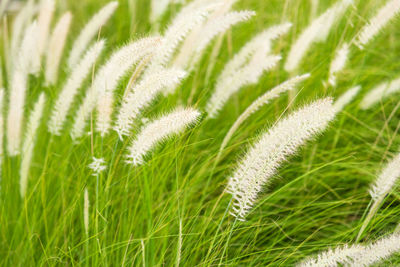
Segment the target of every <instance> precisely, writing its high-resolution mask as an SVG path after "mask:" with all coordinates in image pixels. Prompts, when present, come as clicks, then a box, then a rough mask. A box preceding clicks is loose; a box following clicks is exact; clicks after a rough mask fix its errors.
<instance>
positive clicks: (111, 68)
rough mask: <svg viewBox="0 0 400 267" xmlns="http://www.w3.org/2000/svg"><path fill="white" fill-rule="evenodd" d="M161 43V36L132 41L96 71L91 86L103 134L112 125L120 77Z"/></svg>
mask: <svg viewBox="0 0 400 267" xmlns="http://www.w3.org/2000/svg"><path fill="white" fill-rule="evenodd" d="M159 45H160V38H158V37H149V38H143V39H140V40H138V41H135V42H132V43H130V44H128V45H125V46H124V47H122V48H120V49H118V50H117V51H116V52H114V53H113V54H112V55H111V57H110V58H109V59H108V61H107V62H106V63H105V64H104V65H103V66H102V67H101V68H100V69H99V71H98V73H96V76H95V79H94V81H93V85H92V87H91V88H94V89H95V90H96V93H95V94H94V95H95V96H96V98H97V99H96V101H97V121H96V123H97V125H96V127H97V131H99V132H100V133H101V135H102V136H104V135H105V134H107V133H108V131H109V129H110V126H111V115H112V111H113V97H114V91H115V90H116V87H117V85H118V83H119V81H120V79H121V78H122V77H123V76H124V75H125V74H126V73H127V72H128V71H129V69H130V68H132V67H133V65H134V64H136V63H138V62H139V61H140V60H141V59H143V58H145V57H146V56H149V55H151V54H152V52H153V51H154V50H155V49H157V47H158V46H159Z"/></svg>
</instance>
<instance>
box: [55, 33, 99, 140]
mask: <svg viewBox="0 0 400 267" xmlns="http://www.w3.org/2000/svg"><path fill="white" fill-rule="evenodd" d="M103 48H104V40H100V41H98V42H96V43H95V44H94V45H93V46H92V47H91V48H90V49H89V50H88V51H87V52H86V54H85V56H84V57H83V58H82V59H81V61H80V62H79V63H78V65H77V66H76V67H75V68H74V69H73V71H72V73H71V75H70V77H69V78H68V80H67V82H66V84H65V85H64V87H63V89H62V90H61V93H60V94H59V96H58V98H57V100H56V102H55V104H54V107H53V110H52V112H51V116H50V121H49V124H48V126H49V132H50V133H52V134H54V135H60V134H61V130H62V127H63V125H64V123H65V121H66V118H67V115H68V111H69V109H70V107H71V105H72V103H73V100H74V98H75V96H76V94H77V93H78V89H79V88H80V87H81V85H82V82H83V81H84V80H85V78H86V76H87V75H88V74H89V72H90V70H91V69H92V67H93V64H94V63H95V62H96V60H97V58H98V56H99V55H100V53H101V51H102V50H103Z"/></svg>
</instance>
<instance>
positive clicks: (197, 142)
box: [0, 0, 400, 266]
mask: <svg viewBox="0 0 400 267" xmlns="http://www.w3.org/2000/svg"><path fill="white" fill-rule="evenodd" d="M106 2H108V1H107V0H90V1H89V0H86V1H75V0H74V1H72V0H70V1H66V3H64V4H62V5H61V7H62V10H57V15H58V14H61V13H62V12H61V11H64V10H67V9H68V10H71V11H72V13H73V14H74V18H73V23H72V28H71V32H70V34H71V35H70V36H77V34H78V33H79V29H80V28H81V27H82V26H83V25H84V23H85V21H87V20H88V18H89V17H90V15H91V14H93V13H94V12H96V10H97V9H98V7H100V6H101V5H103V4H105V3H106ZM129 2H131V3H129ZM148 2H149V1H144V0H138V1H136V0H121V1H120V6H119V7H118V10H117V12H116V14H114V16H113V17H112V18H111V20H110V21H109V22H108V23H107V25H106V26H105V27H104V28H103V29H102V31H101V36H102V37H106V38H107V46H108V48H107V49H108V52H107V55H109V53H110V51H112V50H113V49H114V48H116V47H119V46H121V45H122V44H125V43H127V41H128V40H131V39H136V38H138V37H141V36H147V35H149V33H151V32H152V31H153V29H152V26H151V25H149V23H148V13H149V6H148V5H149V4H148ZM310 2H311V1H306V0H297V1H288V0H286V1H279V0H270V1H260V0H246V1H239V3H238V5H237V7H240V8H242V9H250V10H255V11H256V12H257V16H255V17H254V18H253V19H252V20H251V21H250V22H247V23H243V24H241V25H238V26H235V27H234V29H233V30H232V31H230V32H229V33H228V34H227V35H225V36H224V39H223V44H222V49H221V51H220V54H219V56H218V58H217V59H216V61H215V66H214V69H213V71H212V75H211V76H210V78H209V79H208V80H205V77H206V73H207V69H208V67H209V66H210V65H211V64H212V62H210V61H211V60H212V58H211V50H212V47H210V48H209V49H208V50H207V53H206V54H205V56H204V57H203V60H202V62H201V64H200V66H199V67H198V69H197V70H196V71H195V72H193V73H191V75H190V76H189V78H188V79H187V80H186V81H185V82H184V84H183V85H182V86H181V87H180V88H179V89H178V90H177V93H175V94H174V95H171V96H169V97H168V98H164V97H159V98H158V99H157V101H156V102H155V103H154V105H152V106H151V107H150V108H149V109H147V110H146V111H145V113H144V115H143V116H144V117H155V116H156V115H157V114H160V113H162V112H164V111H168V110H171V109H172V108H173V107H174V106H175V105H176V104H180V103H183V104H185V105H186V104H187V105H190V106H194V107H197V108H199V109H203V107H204V106H205V103H206V101H207V100H208V98H209V96H210V94H211V92H212V90H213V85H214V84H215V79H216V78H217V77H218V74H219V73H220V72H221V70H222V68H223V66H224V64H225V63H226V62H227V60H228V59H229V58H231V57H232V55H233V54H234V53H235V52H237V51H238V50H239V49H240V48H241V46H242V45H243V44H245V43H246V41H247V40H249V39H250V38H251V37H252V36H254V35H255V34H256V33H258V32H260V31H262V30H263V29H265V28H267V27H268V26H270V25H274V24H277V23H279V22H281V21H291V22H293V28H292V30H291V31H290V34H289V35H288V36H284V37H282V38H281V39H280V40H278V41H277V42H276V44H275V45H274V48H273V50H274V51H275V52H276V53H279V52H280V51H282V53H283V56H285V55H286V54H287V52H288V49H289V48H290V44H291V43H292V42H293V40H294V39H295V38H296V36H298V34H299V33H300V32H301V30H302V29H304V27H306V26H307V25H308V23H309V21H310V16H309V14H310ZM333 2H334V1H331V0H330V1H320V7H319V9H318V10H319V12H318V14H319V13H321V11H323V10H325V9H326V8H327V7H328V6H330V4H331V3H333ZM355 6H356V8H350V10H349V11H348V12H347V13H346V15H345V17H344V18H343V19H341V21H340V23H339V24H338V25H336V26H335V27H334V29H333V31H332V32H331V34H330V35H329V38H328V40H327V41H326V42H324V43H320V44H315V45H313V47H312V49H311V50H310V52H309V53H308V54H307V56H306V59H305V60H304V61H303V63H302V65H301V69H300V72H301V73H306V72H310V73H311V77H310V78H309V79H308V80H306V81H305V82H304V83H303V85H302V88H301V90H299V94H298V96H297V97H296V99H295V101H294V103H293V104H292V106H291V108H289V109H287V107H288V97H286V96H284V97H281V98H279V99H277V100H274V101H273V103H271V104H270V105H267V106H265V107H263V108H262V109H261V110H260V111H258V112H256V113H255V114H253V115H252V116H251V117H250V118H249V119H248V120H247V121H246V122H245V123H243V124H242V126H241V127H240V129H239V130H238V131H237V132H236V134H235V135H234V136H233V138H232V140H231V141H230V143H229V145H228V146H227V148H226V149H225V150H224V152H223V154H222V158H221V160H220V161H219V162H218V163H217V164H215V157H216V155H217V153H218V148H219V146H220V144H221V142H222V140H223V138H224V136H225V134H226V132H227V131H228V130H229V128H230V127H231V125H232V123H233V122H234V121H235V120H236V118H237V117H238V115H240V114H241V113H242V112H243V111H244V110H245V109H246V107H248V105H250V103H252V101H254V100H255V99H256V98H257V97H258V96H260V95H261V94H262V93H264V92H265V91H266V90H269V89H270V88H272V87H274V86H276V85H277V84H279V83H281V82H283V81H285V80H286V79H287V78H288V77H289V75H288V74H287V73H285V72H284V71H283V67H282V66H283V64H280V65H279V67H278V68H276V69H275V70H274V71H271V72H269V73H268V74H266V75H264V76H263V78H262V80H261V81H260V82H259V83H258V84H257V85H255V86H249V87H246V88H243V89H242V90H241V91H240V92H239V93H238V94H236V95H235V96H234V97H233V98H231V100H230V101H229V103H228V104H227V105H226V106H225V107H224V108H223V110H222V111H221V112H220V114H219V116H218V117H217V118H216V119H212V120H205V119H203V120H202V121H201V122H200V123H199V124H198V125H197V126H195V127H193V128H192V129H190V130H188V131H186V132H185V134H183V135H180V136H178V137H174V138H173V139H172V140H169V141H167V142H166V143H165V144H163V145H162V146H160V147H158V148H157V149H156V151H154V152H153V153H152V154H151V155H149V156H148V157H147V162H146V164H144V165H142V166H139V167H132V166H130V165H127V164H125V159H126V158H125V156H126V148H127V145H128V144H129V141H130V139H131V138H127V139H125V140H124V141H123V142H122V141H119V139H118V136H117V135H116V134H115V133H112V134H111V135H109V136H108V137H106V138H104V139H103V138H101V136H100V135H99V134H98V133H93V135H87V136H86V137H85V138H83V139H82V140H80V141H79V143H77V144H74V145H72V143H71V138H70V136H69V133H68V131H64V133H63V135H62V136H60V137H56V136H51V135H50V134H49V133H48V132H47V125H46V123H45V122H46V121H47V119H48V115H49V111H50V107H51V103H54V100H55V99H56V96H57V93H58V92H59V90H60V89H61V86H62V84H63V82H64V81H65V78H66V76H67V70H66V69H65V67H62V68H61V71H60V75H61V76H60V79H59V82H58V84H57V85H56V86H54V87H49V88H45V87H44V86H43V85H42V84H43V83H42V80H43V78H42V77H40V78H38V79H37V80H36V79H33V80H32V79H31V84H30V89H29V92H28V97H27V100H28V103H27V105H26V108H27V110H28V108H29V107H31V106H33V103H34V101H35V100H36V99H37V96H38V95H39V92H41V91H43V90H44V91H45V92H46V94H47V97H48V99H49V100H48V105H47V106H46V110H45V117H44V119H43V120H42V122H43V123H42V125H41V127H40V129H39V134H38V138H37V144H36V146H35V152H34V158H33V162H32V166H31V169H30V180H29V186H28V190H27V195H26V198H25V199H23V200H21V198H20V195H19V184H18V182H19V173H18V171H19V164H20V158H19V157H15V158H9V157H6V158H4V160H3V166H2V170H1V193H0V226H1V227H0V264H1V265H4V266H36V265H39V266H42V265H44V266H48V265H50V266H55V265H67V266H75V265H90V266H119V265H129V266H130V265H138V266H140V265H141V264H145V265H146V266H172V265H174V264H176V262H177V257H178V255H180V265H181V266H197V265H199V266H211V265H217V264H221V265H232V266H236V265H239V266H265V265H271V266H291V265H293V264H295V263H296V262H298V261H299V260H302V259H304V258H305V257H306V256H309V255H312V254H314V253H316V252H318V251H321V250H325V249H327V248H328V247H334V246H336V245H339V244H343V243H348V242H349V243H353V242H354V241H355V238H356V235H357V233H358V230H359V228H360V226H361V224H362V218H363V215H364V213H365V210H366V208H367V207H368V204H369V202H370V196H369V194H368V189H369V187H368V186H369V183H370V182H371V181H372V180H373V179H374V177H375V176H376V175H377V174H378V173H379V171H380V170H381V168H382V166H383V163H385V162H386V161H387V160H388V159H389V158H392V156H393V155H394V153H395V152H398V147H399V145H400V135H399V134H398V131H399V128H400V115H399V114H400V113H399V112H400V111H399V107H400V105H399V103H400V102H399V95H394V96H392V97H390V98H388V99H386V100H385V101H384V102H382V103H380V104H379V105H378V106H375V107H374V108H373V109H371V110H368V111H362V110H359V108H358V103H359V101H360V99H361V97H362V95H364V94H365V92H367V91H368V90H369V89H370V88H372V87H373V86H375V85H376V84H378V83H379V82H380V81H382V80H387V79H392V78H394V77H396V76H398V74H399V70H400V61H399V60H398V59H399V51H400V42H398V41H397V40H400V36H399V31H398V27H399V26H400V24H399V19H398V18H396V19H395V20H394V21H393V23H391V25H389V27H387V28H385V30H384V32H382V33H381V34H380V35H379V36H378V37H377V38H376V39H375V40H374V41H372V42H371V43H370V44H369V45H368V46H367V47H366V49H365V50H364V51H359V50H356V49H355V48H354V47H353V50H352V53H351V58H350V61H349V64H348V65H347V67H346V69H345V70H344V72H343V73H342V74H341V75H340V76H339V77H338V87H337V88H336V89H331V88H324V86H323V84H322V82H323V81H326V79H327V75H328V68H329V64H330V62H331V59H332V58H333V56H334V52H335V49H336V48H337V47H338V46H339V45H340V44H342V43H343V42H344V41H351V39H352V38H353V37H354V36H355V34H356V33H357V32H358V30H359V29H360V28H361V26H362V25H364V23H365V20H366V19H368V18H369V17H370V16H371V15H372V14H374V11H375V10H376V9H377V7H378V6H380V1H376V0H368V1H361V0H360V1H358V2H356V5H355ZM176 12H177V8H176V6H175V7H173V8H172V9H171V10H170V11H169V13H168V14H166V16H165V18H163V20H162V22H161V24H160V29H161V30H162V29H164V27H165V26H166V25H167V23H168V22H169V18H170V17H172V16H173V15H174V14H175V13H176ZM72 40H73V38H71V37H69V38H68V42H69V43H68V44H67V46H66V51H68V50H69V49H70V48H71V47H70V46H71V43H72ZM214 43H215V42H214ZM65 59H66V58H65V57H64V60H63V62H64V63H65ZM2 63H3V64H4V60H3V62H2ZM63 66H65V64H63ZM301 73H299V74H301ZM127 83H128V79H126V80H124V82H123V83H121V84H120V86H119V93H118V96H117V98H120V97H121V95H122V91H123V89H124V88H125V86H126V84H127ZM89 84H90V81H87V82H86V86H88V85H89ZM357 84H360V85H362V87H363V89H362V93H361V95H360V96H358V97H357V98H356V100H355V101H354V102H353V103H352V104H350V105H349V106H347V107H346V109H345V110H344V111H343V112H342V113H340V114H339V116H338V117H337V119H336V120H335V121H334V123H333V124H331V127H330V128H329V129H328V131H326V132H325V133H324V134H323V135H322V136H320V137H318V138H317V139H316V140H314V141H313V142H311V143H309V144H308V145H307V146H306V147H305V148H304V149H302V150H301V152H300V153H299V154H298V156H296V157H294V158H292V159H291V160H290V162H289V163H287V164H285V165H284V167H283V168H281V169H280V171H279V174H278V176H279V178H278V179H275V180H274V182H273V184H272V185H271V186H270V187H269V188H265V191H264V192H263V193H262V195H261V196H260V198H259V201H258V202H257V205H256V206H257V207H256V208H255V209H254V210H253V212H252V213H251V214H250V215H249V216H248V218H247V221H245V222H238V221H235V218H234V217H233V216H231V215H229V213H228V210H227V207H228V204H229V202H230V198H231V197H230V195H229V194H227V193H224V189H225V186H226V183H227V177H228V175H229V174H230V173H232V171H233V170H234V168H235V166H236V165H235V163H236V161H237V160H238V159H240V158H241V156H242V155H243V153H244V151H246V148H247V147H248V145H249V144H251V143H253V141H254V138H256V137H257V135H258V133H260V132H261V131H262V130H264V129H267V128H269V127H270V126H272V125H273V124H274V123H275V121H276V120H277V119H279V118H280V117H281V116H282V115H285V114H287V113H288V112H289V111H290V110H291V109H292V108H295V107H298V106H301V105H302V104H304V103H308V102H310V101H312V100H314V99H316V98H318V97H322V96H334V97H337V96H339V95H340V94H342V93H343V92H345V91H346V90H347V89H348V88H350V87H352V86H354V85H357ZM193 90H194V91H193ZM192 91H193V92H194V95H191V92H192ZM391 114H393V116H390V115H391ZM71 122H72V119H71V118H70V120H69V122H68V126H67V128H68V129H69V127H70V124H71ZM137 131H138V129H135V130H134V132H133V133H132V134H134V133H137ZM132 136H133V135H132ZM92 156H95V157H103V158H104V159H105V160H106V162H107V163H108V166H107V170H106V171H105V172H103V173H102V174H100V175H99V176H93V175H92V171H91V170H90V169H89V168H88V164H90V162H91V160H92ZM84 188H87V189H88V191H89V199H90V209H89V212H90V216H89V221H90V225H89V235H88V236H86V235H85V230H84V222H83V205H84V202H83V199H84ZM399 204H400V194H399V191H398V190H394V192H392V193H391V194H390V195H389V196H388V197H387V198H386V199H385V201H384V204H383V206H382V207H381V209H380V210H379V211H378V213H377V215H376V216H375V217H374V218H373V219H372V221H371V224H370V225H369V227H368V228H367V229H366V231H365V234H364V236H363V240H364V241H373V240H376V239H377V238H378V237H380V236H382V235H384V234H386V233H389V232H392V231H393V230H394V228H395V227H396V226H397V224H398V223H399V222H400V220H399V218H400V216H399V214H400V205H399ZM180 221H182V236H181V237H180V236H179V223H180ZM180 238H182V249H181V251H178V247H179V246H178V243H179V239H180ZM389 263H391V264H393V265H398V264H400V257H393V258H391V259H390V260H389V262H388V264H389Z"/></svg>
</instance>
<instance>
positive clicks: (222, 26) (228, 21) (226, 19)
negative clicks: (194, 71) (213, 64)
mask: <svg viewBox="0 0 400 267" xmlns="http://www.w3.org/2000/svg"><path fill="white" fill-rule="evenodd" d="M255 15H256V12H254V11H249V10H243V11H233V12H230V13H228V14H226V15H224V16H221V17H218V18H216V19H215V20H214V21H213V23H209V24H206V25H205V27H204V28H203V29H202V31H201V33H200V35H201V36H202V39H201V40H200V42H199V43H198V44H197V47H196V52H198V53H201V52H202V51H203V50H204V49H205V48H206V47H207V45H208V44H209V43H210V42H211V40H212V39H214V37H215V36H217V35H218V34H219V33H221V32H225V31H226V30H228V29H229V28H230V27H231V26H232V25H235V24H237V23H239V22H243V21H246V20H249V19H250V18H251V17H253V16H255Z"/></svg>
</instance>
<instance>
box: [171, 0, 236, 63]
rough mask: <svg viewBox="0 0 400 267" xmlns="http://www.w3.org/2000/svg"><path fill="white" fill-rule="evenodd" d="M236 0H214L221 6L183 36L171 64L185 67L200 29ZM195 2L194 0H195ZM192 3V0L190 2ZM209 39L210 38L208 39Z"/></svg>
mask: <svg viewBox="0 0 400 267" xmlns="http://www.w3.org/2000/svg"><path fill="white" fill-rule="evenodd" d="M236 1H237V0H225V1H223V2H222V1H221V0H216V1H215V2H216V3H221V6H220V7H219V8H217V9H215V10H214V11H213V12H212V13H211V14H210V15H209V16H208V18H207V20H206V21H205V22H204V23H202V24H199V25H197V26H196V27H195V28H194V29H193V30H192V31H191V32H190V34H188V36H187V37H186V38H185V41H184V42H183V44H182V46H181V48H180V49H179V53H178V55H177V56H176V57H175V59H174V62H173V66H174V67H177V68H187V67H188V64H189V62H190V61H191V56H192V55H193V53H194V50H195V48H196V44H198V43H199V42H200V41H201V39H202V36H201V31H202V30H203V29H204V28H206V27H208V25H212V24H214V22H215V21H218V20H219V19H220V18H221V17H222V16H224V15H225V14H226V12H228V11H229V10H230V9H231V7H232V5H233V4H234V3H235V2H236ZM195 2H196V1H195ZM192 3H193V2H192ZM222 3H223V4H222ZM210 41H211V40H210Z"/></svg>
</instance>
